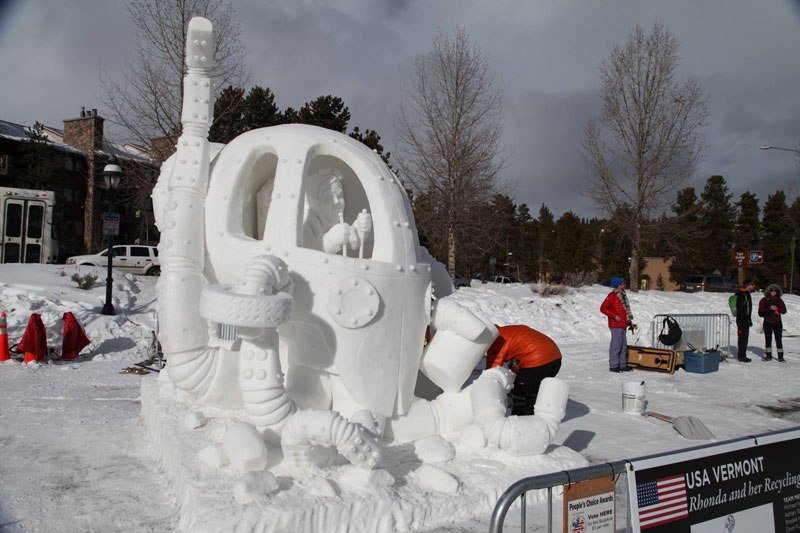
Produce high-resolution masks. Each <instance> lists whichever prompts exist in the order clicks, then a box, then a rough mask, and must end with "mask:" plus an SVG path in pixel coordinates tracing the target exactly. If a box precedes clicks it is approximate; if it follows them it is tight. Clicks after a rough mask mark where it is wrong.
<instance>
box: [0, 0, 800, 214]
mask: <svg viewBox="0 0 800 533" xmlns="http://www.w3.org/2000/svg"><path fill="white" fill-rule="evenodd" d="M234 4H235V7H236V9H237V12H238V14H239V17H240V19H241V27H242V37H243V41H244V45H245V47H246V49H247V51H248V64H249V66H250V70H251V78H250V82H251V84H259V85H262V86H268V87H270V88H271V89H272V90H273V91H274V93H275V95H276V97H277V101H278V105H279V106H281V107H287V106H293V107H299V106H300V105H302V104H303V103H304V102H306V101H308V100H311V99H312V98H315V97H316V96H319V95H322V94H334V95H336V96H340V97H342V98H343V99H344V100H345V102H346V103H347V105H348V106H349V107H350V111H351V113H352V120H351V125H352V126H356V125H358V126H360V127H361V128H362V129H363V128H372V129H375V130H377V131H378V132H379V133H380V134H381V136H382V137H383V140H384V145H385V146H386V148H387V149H388V150H393V149H394V146H393V144H394V133H393V122H394V119H395V117H396V114H397V110H398V106H399V102H400V98H401V95H402V91H403V90H402V88H403V84H404V82H405V81H406V79H407V77H408V74H409V72H410V69H411V67H412V65H413V61H414V58H415V57H416V56H418V55H419V54H422V53H425V52H426V51H427V50H428V49H429V47H430V43H431V40H432V38H433V35H434V33H435V32H436V30H437V29H438V28H441V29H443V30H444V31H450V30H451V29H452V28H453V27H454V26H457V25H458V26H462V27H464V28H466V29H467V30H468V31H469V32H470V34H471V35H472V37H473V39H474V40H475V41H476V42H477V43H479V44H480V46H481V48H482V49H483V51H484V53H485V55H486V57H487V59H488V61H489V62H490V64H491V68H492V70H493V72H494V73H495V74H496V75H497V78H498V80H500V83H501V85H502V88H503V91H504V94H505V102H504V103H505V107H504V110H505V113H504V114H505V116H504V125H505V141H504V146H505V149H506V151H507V152H509V154H510V155H509V159H508V167H507V173H508V175H509V178H510V179H511V180H512V181H513V182H514V184H515V189H514V190H515V193H514V194H515V199H516V200H517V201H518V202H525V203H527V204H528V205H529V206H530V207H531V209H532V210H536V209H538V206H539V205H540V204H541V203H546V204H547V205H548V206H550V207H551V209H552V210H553V211H554V212H555V213H557V214H560V213H563V212H564V211H567V210H572V211H574V212H576V213H578V214H579V215H583V216H590V215H592V214H593V213H594V210H593V208H592V206H591V205H590V204H589V203H588V202H587V200H586V199H585V198H584V197H583V196H582V195H581V194H580V191H581V189H582V188H583V183H584V179H585V177H586V168H585V167H584V164H583V160H582V159H581V156H580V153H579V151H578V147H579V145H580V143H581V141H582V139H583V130H584V127H585V124H586V121H587V119H588V118H589V117H590V116H593V115H594V116H596V115H597V113H598V111H599V103H598V90H599V86H598V83H599V75H598V66H599V64H600V61H601V60H602V59H603V57H605V56H606V55H607V54H608V51H609V49H610V47H611V46H612V45H613V44H614V43H617V42H621V41H623V40H624V39H625V38H626V36H627V35H628V33H629V32H630V30H631V28H632V27H633V26H634V25H635V24H641V25H643V26H648V25H650V24H651V23H652V22H653V21H654V20H659V21H661V22H662V23H664V24H665V25H666V26H667V27H668V28H669V29H670V31H672V32H673V34H674V35H675V36H676V37H677V39H678V40H679V42H680V43H681V48H680V58H681V59H680V66H679V75H680V76H685V75H689V74H691V75H693V76H695V77H696V78H697V79H698V80H699V81H700V83H701V85H702V86H703V88H704V89H705V90H706V92H707V93H708V95H709V102H710V106H709V110H710V112H711V116H710V123H709V127H708V150H707V151H706V154H705V157H704V159H703V161H702V162H701V164H700V165H699V167H698V171H697V174H696V175H695V177H694V179H693V181H692V183H691V184H692V185H694V186H695V187H697V188H698V190H699V189H701V188H702V186H703V184H704V183H705V180H706V179H707V178H708V176H710V175H712V174H722V175H723V176H725V178H726V180H727V181H728V183H729V185H730V187H731V190H732V192H733V193H734V194H736V195H737V196H738V195H739V194H741V193H742V192H744V191H745V190H748V189H749V190H751V191H753V192H757V193H760V194H759V198H762V197H763V198H762V199H765V198H766V195H767V194H768V193H769V192H771V191H772V190H775V189H778V188H784V189H787V191H786V192H787V194H788V189H789V188H790V187H794V186H795V183H796V182H797V181H798V177H800V174H798V167H797V159H796V158H795V157H794V154H792V153H790V152H779V151H774V150H770V151H766V152H765V151H760V150H758V147H759V146H761V145H763V144H772V145H776V146H787V147H791V148H794V147H796V146H797V144H798V143H800V91H798V90H797V87H800V66H799V64H798V62H797V60H796V55H797V50H800V31H798V29H799V28H800V1H798V0H791V1H777V2H752V0H709V1H707V2H697V1H696V0H673V1H671V2H659V1H657V0H613V1H612V2H586V1H585V0H560V1H559V2H519V1H517V0H494V1H492V2H477V1H466V0H437V1H436V2H430V1H425V0H380V1H369V0H337V1H336V2H320V1H318V0H276V1H273V2H263V1H262V0H234ZM0 6H2V7H0V72H3V74H4V80H3V83H2V84H0V118H3V119H6V120H12V121H15V122H21V123H26V124H29V123H32V122H33V121H35V120H39V121H43V122H46V123H48V124H51V125H55V126H59V125H60V124H61V121H62V120H63V119H65V118H71V117H74V116H76V115H77V113H78V112H79V110H80V106H84V105H85V106H87V107H98V108H100V109H101V113H102V106H101V105H100V88H99V84H98V75H99V72H100V69H101V67H102V68H106V69H108V70H109V71H110V72H111V73H112V74H114V73H118V72H119V69H120V68H122V65H123V64H124V62H125V61H127V60H131V59H132V57H131V53H132V48H131V43H132V39H133V33H132V27H131V24H130V21H129V20H128V18H127V13H126V11H125V9H124V4H123V3H122V2H107V1H106V0H80V1H79V0H37V1H35V2H31V1H28V2H25V1H22V0H19V1H17V2H10V3H8V2H7V3H5V4H3V3H2V1H0ZM9 6H10V7H9ZM762 192H763V194H761V193H762Z"/></svg>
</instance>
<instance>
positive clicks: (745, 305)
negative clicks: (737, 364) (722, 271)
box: [736, 279, 756, 363]
mask: <svg viewBox="0 0 800 533" xmlns="http://www.w3.org/2000/svg"><path fill="white" fill-rule="evenodd" d="M755 289H756V284H755V283H754V282H753V280H752V279H745V280H744V281H743V282H742V286H741V287H739V292H737V293H736V333H737V337H738V338H737V341H738V345H739V351H738V352H737V357H738V359H739V361H741V362H742V363H749V362H750V361H752V359H750V358H749V357H747V341H748V340H749V338H750V326H752V325H753V319H752V318H751V316H752V313H753V299H752V297H751V296H750V293H751V292H753V291H754V290H755Z"/></svg>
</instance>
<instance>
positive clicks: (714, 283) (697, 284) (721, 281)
mask: <svg viewBox="0 0 800 533" xmlns="http://www.w3.org/2000/svg"><path fill="white" fill-rule="evenodd" d="M738 289H739V286H738V285H737V284H736V282H735V281H731V280H729V279H725V278H723V277H722V276H716V275H693V276H686V277H684V278H683V279H682V280H681V283H680V286H679V290H680V291H682V292H736V291H737V290H738Z"/></svg>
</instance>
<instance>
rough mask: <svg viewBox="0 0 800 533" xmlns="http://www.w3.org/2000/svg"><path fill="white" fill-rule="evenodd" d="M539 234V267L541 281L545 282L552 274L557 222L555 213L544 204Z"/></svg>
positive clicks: (539, 279)
mask: <svg viewBox="0 0 800 533" xmlns="http://www.w3.org/2000/svg"><path fill="white" fill-rule="evenodd" d="M538 226H539V228H538V229H539V232H538V233H539V234H538V242H537V243H536V248H537V252H538V257H537V262H538V263H539V266H538V268H537V272H538V281H539V283H545V282H546V281H547V278H548V277H549V275H551V274H552V249H553V237H554V229H555V222H554V221H553V213H552V211H550V209H548V207H547V206H546V205H544V204H542V207H540V208H539V219H538Z"/></svg>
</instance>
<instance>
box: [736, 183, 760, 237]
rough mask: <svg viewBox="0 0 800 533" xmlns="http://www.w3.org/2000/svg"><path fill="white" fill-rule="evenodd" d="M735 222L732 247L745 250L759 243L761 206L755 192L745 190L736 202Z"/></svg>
mask: <svg viewBox="0 0 800 533" xmlns="http://www.w3.org/2000/svg"><path fill="white" fill-rule="evenodd" d="M736 210H737V213H738V215H737V217H736V224H735V226H734V230H733V236H734V249H736V250H739V251H747V250H751V249H754V248H758V247H759V246H760V245H761V222H760V219H761V208H760V207H759V205H758V198H757V197H756V195H755V194H753V193H751V192H750V191H747V192H745V193H743V194H742V196H741V197H740V198H739V201H738V202H736Z"/></svg>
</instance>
